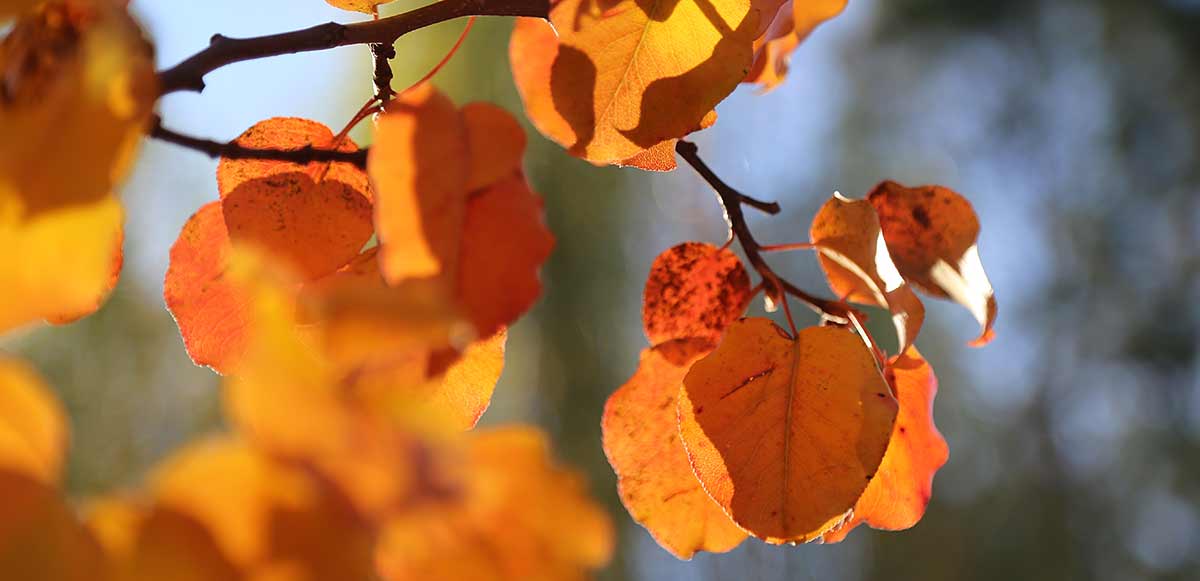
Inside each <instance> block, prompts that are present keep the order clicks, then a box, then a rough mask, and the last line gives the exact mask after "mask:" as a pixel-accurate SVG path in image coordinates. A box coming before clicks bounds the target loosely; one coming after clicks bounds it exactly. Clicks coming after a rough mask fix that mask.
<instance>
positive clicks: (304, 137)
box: [217, 117, 371, 199]
mask: <svg viewBox="0 0 1200 581" xmlns="http://www.w3.org/2000/svg"><path fill="white" fill-rule="evenodd" d="M335 141H336V136H335V135H334V134H333V131H331V130H330V129H329V127H327V126H325V125H323V124H321V123H318V122H316V121H313V120H311V119H302V118H299V117H272V118H270V119H266V120H263V121H259V122H258V123H255V124H254V126H253V127H251V128H249V129H247V130H246V131H245V132H244V133H242V134H241V135H239V136H238V138H237V139H235V140H234V142H235V143H237V144H238V145H240V146H242V147H246V148H250V149H280V150H284V151H292V150H296V149H301V148H304V147H309V146H311V147H315V148H318V149H334V142H335ZM336 149H338V150H339V151H346V152H353V151H357V150H358V145H356V144H355V143H354V141H353V140H351V139H350V138H349V137H345V138H342V139H341V140H340V141H338V144H337V148H336ZM292 172H305V173H307V174H308V175H310V176H312V179H313V181H326V180H329V181H337V182H341V183H343V184H346V185H348V186H350V187H351V188H353V189H354V190H355V191H357V192H359V193H360V194H362V195H363V196H365V197H366V198H367V199H370V198H371V186H370V182H369V180H368V179H367V172H365V171H363V170H362V169H360V168H358V167H357V166H355V165H353V164H349V163H342V162H335V163H324V162H316V161H315V162H312V163H310V164H308V165H300V164H297V163H292V162H288V161H277V160H271V159H229V158H225V157H222V158H221V161H220V163H218V164H217V190H218V191H219V192H220V194H221V197H222V198H223V197H225V196H226V195H228V194H229V193H230V192H232V191H233V190H235V189H237V187H238V186H240V185H241V184H242V183H243V182H247V181H250V180H255V179H258V178H265V177H268V176H272V175H275V174H280V173H292Z"/></svg>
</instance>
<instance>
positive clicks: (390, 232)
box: [367, 84, 470, 284]
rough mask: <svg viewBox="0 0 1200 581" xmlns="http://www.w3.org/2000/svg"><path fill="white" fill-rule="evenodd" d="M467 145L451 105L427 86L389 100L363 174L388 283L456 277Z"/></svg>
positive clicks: (443, 96) (467, 164) (457, 114)
mask: <svg viewBox="0 0 1200 581" xmlns="http://www.w3.org/2000/svg"><path fill="white" fill-rule="evenodd" d="M468 151H469V148H468V141H467V137H466V130H465V128H464V125H463V121H462V118H461V116H460V115H459V113H458V110H457V109H456V108H455V107H454V104H453V103H451V102H450V99H448V98H447V97H446V96H445V95H442V94H441V93H439V92H438V91H437V90H436V89H434V88H433V86H432V85H429V84H423V85H419V86H417V87H415V88H413V89H411V90H409V91H408V92H406V93H404V94H403V95H401V96H400V97H397V98H396V99H395V100H393V101H391V102H390V103H388V106H387V109H386V111H385V112H384V114H383V115H381V116H380V117H379V119H378V121H377V126H376V133H375V143H374V145H372V146H371V153H370V155H369V157H368V158H367V171H368V173H369V174H370V176H371V179H372V181H373V183H374V184H375V190H376V191H375V196H376V203H375V228H376V232H377V234H378V236H379V243H380V245H381V246H382V247H383V250H382V251H381V254H380V261H381V263H382V271H383V274H384V277H385V278H386V279H387V281H388V282H389V283H393V284H394V283H397V282H400V281H402V280H404V279H407V278H414V277H430V276H438V275H444V274H446V273H452V272H455V268H454V267H455V262H456V260H457V257H458V245H459V239H460V238H461V236H462V225H463V217H464V214H465V212H466V203H467V189H466V188H467V181H468V174H469V173H470V163H469V162H468V161H467V160H468V157H467V156H468Z"/></svg>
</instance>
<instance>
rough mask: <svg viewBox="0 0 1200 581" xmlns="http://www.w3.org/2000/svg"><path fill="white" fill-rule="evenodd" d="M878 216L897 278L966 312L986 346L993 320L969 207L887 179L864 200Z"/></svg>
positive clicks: (947, 193) (952, 196)
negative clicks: (976, 326)
mask: <svg viewBox="0 0 1200 581" xmlns="http://www.w3.org/2000/svg"><path fill="white" fill-rule="evenodd" d="M867 199H868V200H870V202H871V204H872V205H874V206H875V210H876V211H877V212H878V213H879V223H880V225H881V226H882V228H883V237H884V239H885V240H887V246H888V252H889V253H891V255H892V260H894V261H895V262H896V267H897V268H898V269H899V270H900V274H901V275H903V276H904V278H905V279H907V280H908V281H909V282H911V283H913V284H915V285H916V286H917V288H919V289H921V290H922V291H924V292H926V293H928V294H930V295H933V296H935V297H940V298H949V299H951V300H953V301H955V302H957V303H958V304H960V305H962V306H964V307H966V308H967V310H968V311H970V312H971V315H973V316H974V317H975V320H977V321H979V325H980V327H981V328H982V332H981V333H980V335H979V338H977V339H975V340H974V341H972V342H971V345H973V346H982V345H986V344H987V343H988V342H989V341H991V340H992V337H993V336H994V332H993V331H992V325H993V324H995V322H996V296H995V293H994V292H993V291H992V283H991V282H990V281H988V277H987V273H985V272H984V270H983V263H982V262H981V261H980V260H979V249H978V248H977V247H976V242H977V241H978V239H979V218H978V217H977V216H976V215H975V210H974V209H973V208H971V203H970V202H968V201H967V199H966V198H964V197H962V196H961V195H959V194H958V193H956V192H954V191H953V190H950V189H948V188H944V187H941V186H917V187H915V188H907V187H904V186H902V185H900V184H898V183H896V182H893V181H885V182H882V183H880V184H879V185H877V186H875V189H874V190H871V193H870V194H869V195H868V196H867Z"/></svg>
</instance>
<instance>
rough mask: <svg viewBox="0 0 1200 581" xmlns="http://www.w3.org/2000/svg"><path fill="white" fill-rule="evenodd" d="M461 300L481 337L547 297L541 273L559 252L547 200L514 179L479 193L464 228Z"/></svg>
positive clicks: (517, 177)
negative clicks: (550, 226)
mask: <svg viewBox="0 0 1200 581" xmlns="http://www.w3.org/2000/svg"><path fill="white" fill-rule="evenodd" d="M461 249H462V254H461V257H460V259H459V264H458V269H459V272H458V281H457V295H458V299H459V301H461V303H462V305H463V309H464V310H465V311H466V314H467V316H468V318H470V319H471V321H472V322H473V323H474V324H475V329H476V332H477V333H478V334H479V335H480V336H484V337H486V336H489V335H491V334H493V333H495V332H496V330H498V329H499V328H501V327H502V326H504V325H508V324H510V323H512V322H513V321H516V320H517V318H518V317H520V316H521V315H523V314H524V313H525V311H528V310H529V308H530V307H531V306H533V303H535V302H537V299H538V297H539V296H541V294H542V282H541V280H540V279H539V277H538V269H539V268H540V267H541V265H542V263H544V262H546V259H547V258H549V257H550V251H551V250H553V249H554V236H553V235H552V234H550V231H549V230H548V229H547V228H546V224H545V222H543V221H542V199H541V198H540V197H538V195H537V194H536V193H534V192H533V190H531V189H529V184H528V183H526V181H525V177H524V176H523V175H520V174H516V175H511V176H509V177H508V178H507V179H504V180H502V181H499V182H496V183H495V184H493V185H492V186H491V187H489V188H487V189H486V190H483V191H480V192H476V193H474V194H473V195H472V196H471V199H470V201H469V202H468V204H467V211H466V220H465V221H464V222H463V225H462V244H461Z"/></svg>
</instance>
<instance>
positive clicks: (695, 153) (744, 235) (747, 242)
mask: <svg viewBox="0 0 1200 581" xmlns="http://www.w3.org/2000/svg"><path fill="white" fill-rule="evenodd" d="M675 152H676V153H678V154H679V157H682V158H683V160H684V161H686V162H687V163H688V165H690V166H692V169H694V170H696V173H698V174H700V177H702V178H704V181H706V182H708V185H709V186H712V188H713V189H714V190H716V192H717V196H718V198H719V199H720V200H721V206H722V207H724V209H725V220H726V222H728V223H729V230H730V232H731V233H732V236H733V237H734V238H736V239H737V241H738V244H739V245H740V246H741V247H742V252H744V253H745V254H746V260H748V261H750V266H752V267H753V268H754V270H755V272H757V273H758V275H759V276H760V277H762V281H763V282H762V285H763V288H764V290H765V291H766V292H767V296H768V297H770V298H771V300H774V301H776V302H782V301H786V300H787V299H786V296H785V295H792V296H794V297H796V298H797V299H798V300H800V302H802V303H804V304H806V305H808V306H809V308H811V309H812V310H813V311H815V312H817V313H818V314H820V315H822V316H825V317H827V318H829V319H833V320H835V321H837V322H840V323H847V322H849V318H848V317H847V315H848V314H849V313H852V312H853V313H855V314H856V315H860V314H859V313H858V312H857V311H855V310H854V309H853V308H851V307H850V306H848V305H846V304H845V303H843V302H840V301H833V300H829V299H823V298H820V297H817V296H813V295H811V294H809V293H807V292H805V291H804V290H802V289H800V288H799V287H797V286H796V285H794V284H792V283H790V282H788V281H787V280H785V279H784V278H783V277H781V276H779V275H778V274H776V273H775V271H774V270H773V269H772V268H771V265H769V264H767V261H766V260H765V259H764V258H763V257H762V248H763V247H762V245H761V244H759V243H758V241H757V240H755V239H754V234H753V233H751V232H750V226H749V225H748V224H747V223H746V214H745V213H744V212H743V211H742V206H743V205H746V206H750V207H752V208H755V209H758V210H761V211H763V212H766V213H767V214H772V215H774V214H778V213H779V211H780V207H779V203H778V202H764V201H762V200H758V199H755V198H752V197H750V196H747V195H746V194H743V193H741V192H739V191H737V190H735V189H733V187H731V186H730V185H729V184H727V183H725V182H724V181H723V180H722V179H721V178H720V177H718V176H717V174H716V173H713V171H712V169H711V168H709V167H708V164H706V163H704V160H702V159H700V149H699V148H698V147H696V144H695V143H692V142H690V141H686V140H683V139H680V140H679V141H678V142H676V143H675ZM785 306H786V303H785ZM789 318H790V316H789Z"/></svg>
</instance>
